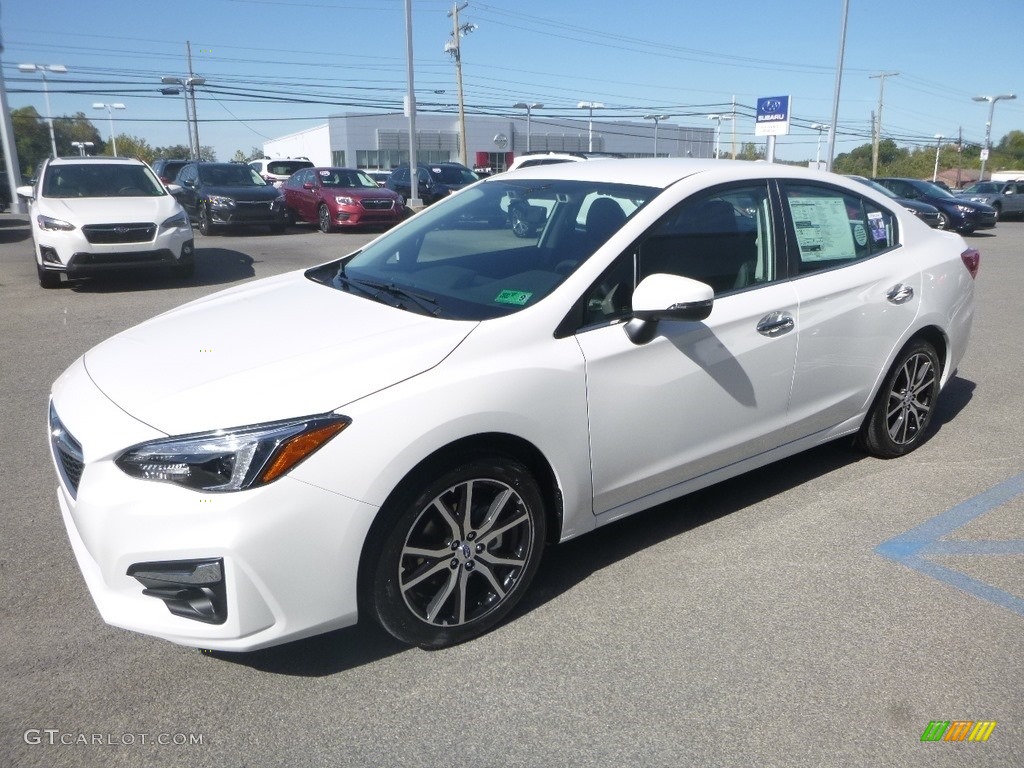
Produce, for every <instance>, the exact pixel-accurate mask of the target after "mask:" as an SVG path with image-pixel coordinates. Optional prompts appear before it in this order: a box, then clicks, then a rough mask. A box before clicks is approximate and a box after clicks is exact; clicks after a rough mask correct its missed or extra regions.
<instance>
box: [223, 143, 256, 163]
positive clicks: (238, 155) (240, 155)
mask: <svg viewBox="0 0 1024 768" xmlns="http://www.w3.org/2000/svg"><path fill="white" fill-rule="evenodd" d="M261 157H263V148H262V147H253V148H252V149H250V150H249V154H246V153H245V152H244V151H242V150H241V149H236V150H235V155H234V157H232V158H231V161H232V162H234V163H247V162H249V161H250V160H256V159H258V158H261Z"/></svg>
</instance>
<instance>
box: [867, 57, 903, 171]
mask: <svg viewBox="0 0 1024 768" xmlns="http://www.w3.org/2000/svg"><path fill="white" fill-rule="evenodd" d="M898 74H899V72H880V73H879V74H877V75H868V78H869V79H871V80H875V79H877V80H878V81H879V82H878V117H877V118H876V119H877V122H876V121H875V120H872V121H871V122H872V125H871V127H872V133H873V134H874V137H873V141H872V142H871V175H872V176H877V175H878V142H879V140H880V139H881V137H882V94H883V93H884V92H885V78H887V77H896V75H898Z"/></svg>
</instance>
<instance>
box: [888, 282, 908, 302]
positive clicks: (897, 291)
mask: <svg viewBox="0 0 1024 768" xmlns="http://www.w3.org/2000/svg"><path fill="white" fill-rule="evenodd" d="M885 298H887V299H888V300H889V301H891V302H892V303H893V304H905V303H906V302H908V301H910V300H911V299H912V298H914V289H913V288H911V287H910V286H909V285H903V283H899V284H897V285H894V286H893V287H892V288H890V289H889V292H888V293H887V294H885Z"/></svg>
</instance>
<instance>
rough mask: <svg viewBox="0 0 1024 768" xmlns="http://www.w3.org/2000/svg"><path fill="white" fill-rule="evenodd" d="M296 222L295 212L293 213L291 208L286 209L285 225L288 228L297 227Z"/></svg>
mask: <svg viewBox="0 0 1024 768" xmlns="http://www.w3.org/2000/svg"><path fill="white" fill-rule="evenodd" d="M295 221H296V219H295V211H293V210H292V209H291V208H285V209H284V225H285V226H286V227H294V226H295Z"/></svg>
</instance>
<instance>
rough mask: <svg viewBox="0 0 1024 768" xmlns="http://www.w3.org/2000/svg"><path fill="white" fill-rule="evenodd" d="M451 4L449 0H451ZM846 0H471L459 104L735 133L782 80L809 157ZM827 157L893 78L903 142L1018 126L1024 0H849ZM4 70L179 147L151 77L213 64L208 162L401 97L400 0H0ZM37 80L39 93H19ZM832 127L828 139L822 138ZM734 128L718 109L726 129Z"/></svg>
mask: <svg viewBox="0 0 1024 768" xmlns="http://www.w3.org/2000/svg"><path fill="white" fill-rule="evenodd" d="M453 5H454V3H453V2H450V1H449V0H413V34H414V37H413V47H414V62H415V82H416V90H417V100H418V102H419V103H420V104H421V106H422V108H423V109H425V110H430V111H443V110H450V111H452V112H454V111H455V106H454V105H455V103H456V85H455V67H454V65H453V62H452V59H451V57H450V56H449V55H448V54H446V53H445V52H444V45H445V43H446V41H447V40H448V39H449V38H450V36H451V32H452V20H451V18H449V16H448V13H449V12H450V11H451V10H452V8H453ZM460 5H461V3H460ZM842 5H843V4H842V0H774V1H773V2H765V1H764V0H760V1H758V2H751V1H749V0H733V2H731V3H717V2H693V1H692V0H650V1H647V2H643V1H641V2H636V3H632V4H616V5H611V4H608V3H598V2H594V1H593V0H591V1H590V2H581V1H580V0H514V2H513V1H512V0H488V1H487V2H483V1H482V0H481V1H479V2H478V1H477V0H469V5H468V7H466V8H465V9H463V10H462V11H461V12H460V19H459V20H460V22H461V23H464V24H465V23H472V24H475V25H477V28H476V29H475V30H474V31H473V32H472V33H471V34H469V35H467V36H466V37H464V38H463V39H462V43H461V45H462V61H463V79H464V86H465V101H466V105H467V112H469V113H483V114H510V115H511V114H516V113H517V112H518V113H519V114H521V111H517V110H513V109H511V105H512V104H514V103H516V102H520V101H531V102H540V103H543V104H544V105H545V107H544V109H541V110H537V111H535V112H534V113H533V120H534V126H535V130H538V129H540V125H541V124H543V123H544V122H545V121H548V122H550V123H551V124H553V125H557V124H558V123H559V121H560V120H565V119H583V115H584V114H585V113H583V112H581V111H580V110H578V109H576V108H575V107H576V104H577V102H579V101H595V102H602V103H604V104H605V105H606V109H604V110H599V111H595V113H594V120H595V130H599V127H600V122H601V121H602V120H604V119H609V118H612V119H614V118H618V119H625V118H630V119H640V118H641V117H642V116H643V115H644V114H649V113H651V112H657V113H661V114H668V115H672V118H671V120H670V122H672V123H676V124H679V125H691V126H710V125H712V123H710V122H709V121H708V120H707V118H706V114H708V113H712V112H727V111H729V110H730V109H731V106H730V105H731V102H732V100H733V98H734V97H735V99H736V102H737V103H738V104H739V105H740V107H739V108H738V114H739V119H738V120H737V121H736V122H737V125H736V130H737V140H738V141H740V142H743V141H752V140H754V135H753V132H754V127H753V119H752V118H751V117H749V114H750V112H751V109H752V107H753V106H754V105H755V103H756V100H757V98H758V97H763V96H777V95H784V94H789V95H791V96H792V111H793V117H794V121H795V123H796V125H795V127H794V130H793V132H792V133H791V134H790V135H789V136H785V137H780V138H779V139H778V142H777V148H776V153H777V156H779V157H780V158H783V159H787V160H802V159H812V158H813V157H814V154H815V151H816V143H817V140H818V132H817V131H815V130H812V129H810V128H809V125H810V124H811V123H814V122H820V123H828V122H830V120H831V112H832V97H833V91H834V86H835V76H836V63H837V56H838V51H839V33H840V26H841V21H842ZM849 6H850V12H849V22H848V28H847V38H846V55H845V63H844V73H843V80H842V91H841V101H840V109H839V120H838V126H839V135H838V136H837V143H836V154H839V153H842V152H845V151H849V150H850V149H852V148H854V147H856V146H859V145H861V144H864V143H866V142H867V141H869V137H870V121H871V112H872V110H876V109H877V107H878V99H879V83H880V80H879V79H878V78H871V77H870V76H871V75H877V74H878V73H880V72H899V75H897V76H892V77H887V78H886V79H885V91H884V96H885V98H884V108H883V114H882V119H883V120H882V121H883V126H882V128H883V135H886V136H890V137H892V138H894V139H896V140H897V141H898V142H899V143H901V144H904V145H909V144H916V145H922V144H930V143H933V142H934V139H933V138H932V137H933V136H934V135H935V134H942V135H944V136H948V137H955V136H956V135H957V132H958V131H959V130H961V129H962V130H963V136H964V138H965V140H968V141H974V142H978V143H980V142H981V141H982V140H983V138H984V135H985V122H986V120H987V117H988V105H987V104H979V103H975V102H973V101H972V100H971V97H972V96H976V95H995V94H1005V93H1017V94H1018V97H1019V98H1018V99H1017V100H1016V101H1000V102H999V103H998V104H997V106H996V109H995V119H994V122H993V126H992V139H993V142H996V141H998V139H999V138H1001V137H1002V136H1003V135H1005V134H1006V133H1007V132H1009V131H1010V130H1024V56H1022V55H1021V52H1022V50H1024V2H1021V1H1020V0H971V1H970V2H965V0H956V1H953V0H930V2H927V3H921V2H911V1H910V0H887V1H883V0H850V3H849ZM0 32H2V35H3V43H4V52H3V74H4V76H5V78H6V82H7V87H8V90H9V94H8V99H9V102H10V105H11V107H12V108H17V107H21V106H25V105H27V104H32V105H34V106H35V107H36V108H37V109H38V110H39V112H40V113H44V112H45V107H44V101H43V96H42V93H41V81H40V78H39V77H38V76H37V75H25V74H23V73H20V72H19V71H18V69H17V65H18V64H19V63H26V62H30V63H36V64H64V65H65V66H66V67H67V68H68V73H67V74H65V75H58V74H55V75H51V76H50V79H49V83H50V94H51V97H50V98H51V104H52V108H53V112H54V114H55V115H64V114H73V113H75V112H78V111H82V112H85V113H86V114H87V115H88V116H89V117H90V118H91V119H92V120H93V121H94V123H95V124H96V126H97V128H98V129H99V131H100V133H101V135H102V136H103V137H104V138H106V137H107V136H108V134H109V122H108V119H107V114H106V112H105V111H100V110H94V109H93V108H92V104H93V103H94V102H121V103H124V104H125V105H126V109H125V110H124V111H118V112H115V113H114V117H115V130H116V131H117V133H119V134H120V133H127V134H131V135H135V136H140V137H142V138H145V139H146V140H147V141H149V143H150V144H152V145H154V146H159V145H168V144H175V143H180V144H185V143H187V142H186V133H185V126H184V105H183V102H182V99H181V97H173V96H162V95H160V94H159V92H158V88H159V79H160V77H161V76H163V75H173V76H184V75H185V74H186V73H187V72H188V65H187V62H186V58H185V52H186V41H190V42H191V47H192V57H193V71H194V72H195V74H197V75H201V76H203V77H205V78H206V80H207V83H208V86H207V87H205V88H203V89H201V93H199V95H198V99H199V106H198V112H199V118H200V137H201V140H202V143H203V144H204V145H211V146H213V147H214V149H215V150H216V152H217V155H218V157H219V159H222V160H226V159H230V158H231V156H232V155H233V154H234V152H235V150H238V149H241V150H243V151H245V152H248V151H249V150H250V148H252V147H253V146H260V145H262V143H263V141H264V140H266V139H268V138H275V137H279V136H283V135H286V134H288V133H292V132H294V131H298V130H302V129H304V128H307V127H311V126H313V125H317V124H319V123H322V122H324V120H325V118H326V116H327V115H330V114H338V113H341V112H356V113H363V114H365V113H373V112H379V111H399V110H401V105H402V97H403V94H404V92H405V88H406V32H405V4H404V0H349V1H347V2H343V1H342V0H309V1H308V2H307V1H306V0H296V1H295V2H290V1H288V0H174V2H173V3H156V2H152V1H151V0H136V2H133V3H126V2H116V3H115V2H113V1H112V0H90V1H89V2H82V3H71V2H70V0H65V1H64V2H59V3H39V2H35V3H33V2H29V1H28V0H18V2H11V0H7V2H5V3H3V4H2V6H0ZM26 90H29V91H33V92H31V93H26V92H20V91H26ZM826 138H827V137H826ZM731 140H732V134H731V128H730V127H729V124H728V123H726V124H724V125H723V133H722V144H723V149H724V150H727V149H728V147H729V143H730V142H731Z"/></svg>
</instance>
